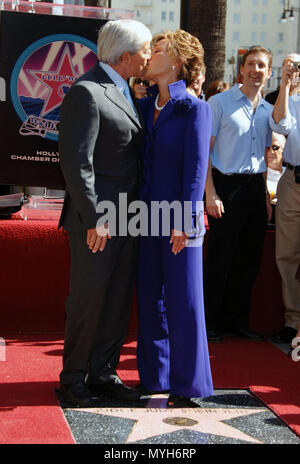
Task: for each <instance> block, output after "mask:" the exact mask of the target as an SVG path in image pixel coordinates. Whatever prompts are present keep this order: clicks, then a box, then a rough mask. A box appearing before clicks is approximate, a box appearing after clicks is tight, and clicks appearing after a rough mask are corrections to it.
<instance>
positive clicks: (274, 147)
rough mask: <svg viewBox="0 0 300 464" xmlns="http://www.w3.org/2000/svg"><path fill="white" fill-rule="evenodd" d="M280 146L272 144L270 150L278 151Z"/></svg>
mask: <svg viewBox="0 0 300 464" xmlns="http://www.w3.org/2000/svg"><path fill="white" fill-rule="evenodd" d="M280 148H281V147H279V146H278V145H272V150H274V151H278V150H280Z"/></svg>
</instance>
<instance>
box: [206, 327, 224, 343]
mask: <svg viewBox="0 0 300 464" xmlns="http://www.w3.org/2000/svg"><path fill="white" fill-rule="evenodd" d="M207 341H208V342H213V343H223V342H224V338H223V336H222V335H221V334H220V332H218V331H217V330H207Z"/></svg>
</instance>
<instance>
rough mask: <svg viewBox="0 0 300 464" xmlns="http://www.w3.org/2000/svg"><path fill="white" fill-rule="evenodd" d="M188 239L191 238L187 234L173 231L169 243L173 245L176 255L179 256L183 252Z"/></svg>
mask: <svg viewBox="0 0 300 464" xmlns="http://www.w3.org/2000/svg"><path fill="white" fill-rule="evenodd" d="M188 239H189V237H188V235H187V234H186V233H185V232H181V231H178V230H175V229H172V233H171V237H170V242H169V243H171V244H172V245H173V246H172V253H174V255H177V253H180V252H181V250H183V249H184V248H185V247H186V245H187V242H188Z"/></svg>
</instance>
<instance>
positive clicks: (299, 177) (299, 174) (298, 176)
mask: <svg viewBox="0 0 300 464" xmlns="http://www.w3.org/2000/svg"><path fill="white" fill-rule="evenodd" d="M294 174H295V181H296V184H300V166H296V167H295V169H294Z"/></svg>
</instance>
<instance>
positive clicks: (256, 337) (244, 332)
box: [235, 329, 264, 341]
mask: <svg viewBox="0 0 300 464" xmlns="http://www.w3.org/2000/svg"><path fill="white" fill-rule="evenodd" d="M235 335H236V336H237V337H241V338H246V339H248V340H253V341H260V340H263V339H264V337H263V335H261V334H259V333H257V332H251V330H248V329H239V330H236V331H235Z"/></svg>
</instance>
